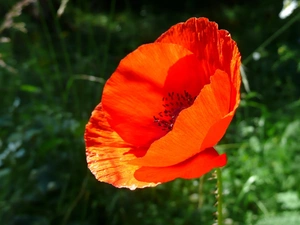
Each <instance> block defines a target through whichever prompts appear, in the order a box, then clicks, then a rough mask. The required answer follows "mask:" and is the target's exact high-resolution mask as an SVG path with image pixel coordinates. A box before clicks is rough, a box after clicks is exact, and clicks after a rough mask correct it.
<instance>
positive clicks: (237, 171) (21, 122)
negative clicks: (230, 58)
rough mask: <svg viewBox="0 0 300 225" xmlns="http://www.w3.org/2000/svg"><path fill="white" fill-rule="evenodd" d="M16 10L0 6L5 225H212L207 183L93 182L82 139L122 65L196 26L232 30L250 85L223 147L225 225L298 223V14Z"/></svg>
mask: <svg viewBox="0 0 300 225" xmlns="http://www.w3.org/2000/svg"><path fill="white" fill-rule="evenodd" d="M31 2H32V3H31ZM17 3H18V0H11V1H5V0H1V1H0V24H2V25H0V100H1V101H0V103H1V104H0V224H1V225H50V224H61V225H94V224H97V225H98V224H101V225H119V224H120V225H132V224H143V225H160V224H162V225H167V224H172V225H189V224H195V225H196V224H205V225H206V224H213V222H214V218H215V217H214V212H215V211H216V208H215V207H214V203H215V202H216V200H215V196H214V194H213V192H214V190H215V184H216V180H211V179H210V178H211V177H212V175H211V174H208V175H206V176H205V177H203V178H202V179H195V180H181V179H177V180H175V181H173V182H170V183H167V184H163V185H160V186H158V187H156V188H148V189H143V190H136V191H130V190H125V189H116V188H114V187H112V186H111V185H108V184H104V183H100V182H98V181H96V180H95V178H94V177H93V176H92V175H91V173H90V172H89V170H88V169H87V166H86V161H85V147H84V141H83V132H84V127H85V124H86V123H87V121H88V119H89V117H90V113H91V111H92V110H93V108H94V107H95V106H96V104H98V102H99V101H100V98H101V92H102V88H103V85H104V83H105V80H106V79H107V78H108V77H109V76H110V74H111V73H112V72H113V71H114V69H115V68H116V66H117V65H118V62H119V61H120V59H122V58H123V57H124V56H125V55H126V54H128V53H129V52H131V51H132V50H134V49H135V48H137V47H138V46H139V45H141V44H143V43H149V42H153V41H154V40H155V39H156V38H157V37H158V36H159V35H160V34H161V33H162V32H164V31H166V30H167V29H168V28H169V27H170V26H171V25H174V24H176V23H177V22H181V21H185V20H186V19H188V18H189V17H193V16H196V17H201V16H204V17H208V18H209V19H210V20H212V21H216V22H217V23H218V24H219V27H220V28H222V29H226V30H228V31H230V33H231V35H232V37H233V39H235V40H236V42H237V43H238V46H239V48H240V51H241V55H242V59H243V64H244V70H245V73H246V77H247V80H246V79H244V82H246V83H247V82H248V84H249V87H250V89H249V88H248V86H247V85H246V86H243V88H242V102H241V106H240V108H239V110H238V112H237V114H236V116H235V119H234V121H233V123H232V124H231V126H230V128H229V130H228V132H227V134H226V136H225V137H224V138H223V140H222V141H221V143H220V145H219V146H218V147H217V149H218V150H219V151H220V152H226V153H227V155H228V159H229V160H228V165H227V166H226V167H225V168H224V169H223V176H224V214H225V217H226V218H227V219H226V225H282V224H289V225H299V224H300V213H299V212H300V198H299V195H300V188H299V181H300V116H299V115H300V20H299V18H300V10H299V8H297V9H296V10H295V11H294V12H293V13H292V14H291V15H290V16H288V17H286V18H284V19H281V18H280V17H279V13H280V11H281V10H282V1H280V0H279V1H274V0H265V1H259V0H256V1H248V0H243V1H241V0H218V1H217V0H213V1H199V0H190V1H163V0H140V1H133V0H112V1H104V0H102V1H101V0H89V1H85V0H73V1H69V2H67V5H66V7H63V5H62V2H61V1H60V0H23V1H21V2H19V3H18V5H15V4H17ZM14 5H15V7H14ZM13 7H14V8H13ZM21 8H23V10H22V11H20V9H21ZM59 8H60V10H59V13H58V9H59ZM58 14H59V15H60V16H59V15H58ZM5 15H6V16H5ZM170 151H172V150H170Z"/></svg>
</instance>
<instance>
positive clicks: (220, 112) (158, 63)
mask: <svg viewBox="0 0 300 225" xmlns="http://www.w3.org/2000/svg"><path fill="white" fill-rule="evenodd" d="M239 68H240V53H239V51H238V48H237V46H236V43H235V42H234V41H233V40H232V39H231V37H230V34H229V33H228V32H227V31H225V30H218V25H217V24H216V23H214V22H210V21H209V20H208V19H206V18H198V19H197V18H191V19H189V20H188V21H186V22H185V23H179V24H176V25H175V26H173V27H171V28H170V29H169V30H168V31H167V32H165V33H164V34H162V35H161V36H160V37H159V38H158V39H157V40H156V41H155V42H154V43H151V44H145V45H142V46H140V47H139V48H138V49H136V50H135V51H133V52H132V53H130V54H129V55H127V56H126V57H125V58H124V59H123V60H122V61H121V62H120V64H119V66H118V68H117V69H116V71H115V72H114V73H113V74H112V76H111V77H110V79H109V80H108V81H107V83H106V85H105V87H104V90H103V95H102V100H101V103H100V104H99V105H98V106H97V107H96V108H95V110H94V111H93V113H92V116H91V118H90V121H89V122H88V124H87V126H86V131H85V142H86V155H87V162H88V167H89V169H90V170H91V171H92V173H93V174H94V175H95V176H96V178H97V179H98V180H99V181H103V182H107V183H110V184H112V185H114V186H116V187H126V188H130V189H135V188H142V187H147V186H156V185H157V184H159V183H163V182H167V181H170V180H173V179H176V178H185V179H191V178H196V177H200V176H202V175H203V174H205V173H207V172H209V171H210V170H212V169H213V168H216V167H222V166H224V165H225V164H226V155H225V154H222V155H219V154H218V153H217V152H216V150H215V149H214V148H213V146H215V145H216V144H217V143H218V141H220V139H221V138H222V137H223V135H224V134H225V131H226V129H227V127H228V126H229V124H230V122H231V120H232V117H233V116H234V113H235V111H236V108H237V107H238V104H239V101H240V74H239Z"/></svg>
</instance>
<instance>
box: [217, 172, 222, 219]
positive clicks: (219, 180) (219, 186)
mask: <svg viewBox="0 0 300 225" xmlns="http://www.w3.org/2000/svg"><path fill="white" fill-rule="evenodd" d="M216 174H217V204H218V213H217V221H218V225H223V212H222V200H223V199H222V192H223V183H222V171H221V169H220V168H217V169H216Z"/></svg>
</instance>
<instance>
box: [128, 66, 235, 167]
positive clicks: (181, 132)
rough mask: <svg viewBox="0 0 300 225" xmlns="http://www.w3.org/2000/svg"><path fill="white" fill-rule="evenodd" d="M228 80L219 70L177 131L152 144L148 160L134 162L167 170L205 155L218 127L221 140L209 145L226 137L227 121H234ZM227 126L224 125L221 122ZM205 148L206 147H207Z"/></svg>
mask: <svg viewBox="0 0 300 225" xmlns="http://www.w3.org/2000/svg"><path fill="white" fill-rule="evenodd" d="M230 85H231V82H230V80H229V76H228V75H227V74H226V73H225V72H223V71H221V70H217V71H216V73H215V74H214V75H213V76H211V83H210V84H208V85H205V86H204V88H203V89H202V90H201V92H200V94H199V96H198V97H197V98H196V100H195V102H194V104H193V105H192V106H191V107H189V108H187V109H184V110H182V111H181V112H180V114H179V115H178V117H177V119H176V122H175V124H174V128H173V130H172V131H170V132H169V133H167V134H166V135H165V136H164V137H162V138H160V139H159V140H157V141H155V142H153V144H152V145H151V146H150V147H149V149H148V151H147V153H146V155H145V156H143V157H141V158H137V159H134V160H132V161H131V163H133V164H135V165H139V166H150V167H165V166H172V165H175V164H178V163H180V162H182V161H185V160H187V159H188V158H190V157H193V156H194V155H196V154H197V153H199V152H201V151H203V150H204V149H205V148H203V147H202V145H203V141H204V140H206V137H207V135H208V134H211V132H214V131H215V130H211V129H212V128H216V127H215V126H214V125H215V124H216V123H217V124H218V125H219V126H218V127H217V128H216V129H217V130H218V136H217V137H216V138H210V139H209V140H208V141H207V142H206V143H209V144H210V146H209V147H211V146H214V145H216V144H217V141H219V139H220V138H221V136H223V134H224V133H225V131H226V129H227V127H228V125H229V123H227V120H228V119H226V118H227V117H230V118H231V117H232V116H233V113H231V112H230V111H229V106H230V101H231V99H230V92H228V90H230ZM223 119H224V120H226V122H222V120H223ZM205 146H206V145H205Z"/></svg>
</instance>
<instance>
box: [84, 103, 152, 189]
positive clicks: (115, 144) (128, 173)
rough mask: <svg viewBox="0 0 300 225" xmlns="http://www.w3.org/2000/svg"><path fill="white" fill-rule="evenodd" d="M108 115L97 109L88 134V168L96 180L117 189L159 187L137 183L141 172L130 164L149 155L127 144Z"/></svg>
mask: <svg viewBox="0 0 300 225" xmlns="http://www.w3.org/2000/svg"><path fill="white" fill-rule="evenodd" d="M107 116H108V115H107V114H106V113H105V112H104V111H103V109H102V105H101V103H100V104H99V105H98V106H97V107H96V108H95V110H94V111H93V113H92V116H91V118H90V121H89V122H88V124H87V126H86V130H85V135H84V137H85V142H86V156H87V163H88V167H89V169H90V170H91V172H92V173H93V174H94V175H95V177H96V178H97V179H98V180H99V181H102V182H106V183H110V184H112V185H114V186H116V187H119V188H121V187H126V188H130V189H132V190H133V189H135V188H143V187H149V186H156V185H157V184H158V183H155V182H141V181H138V180H136V178H135V177H134V172H135V171H136V170H137V169H138V168H139V166H135V165H132V164H128V163H127V162H128V161H129V160H132V159H134V158H136V157H139V156H141V155H144V154H145V151H144V150H142V149H137V148H135V147H133V146H132V145H130V144H128V143H126V142H124V141H123V140H122V138H120V136H119V135H118V134H117V133H116V132H115V131H113V130H112V129H111V127H110V125H109V124H108V122H107Z"/></svg>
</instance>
